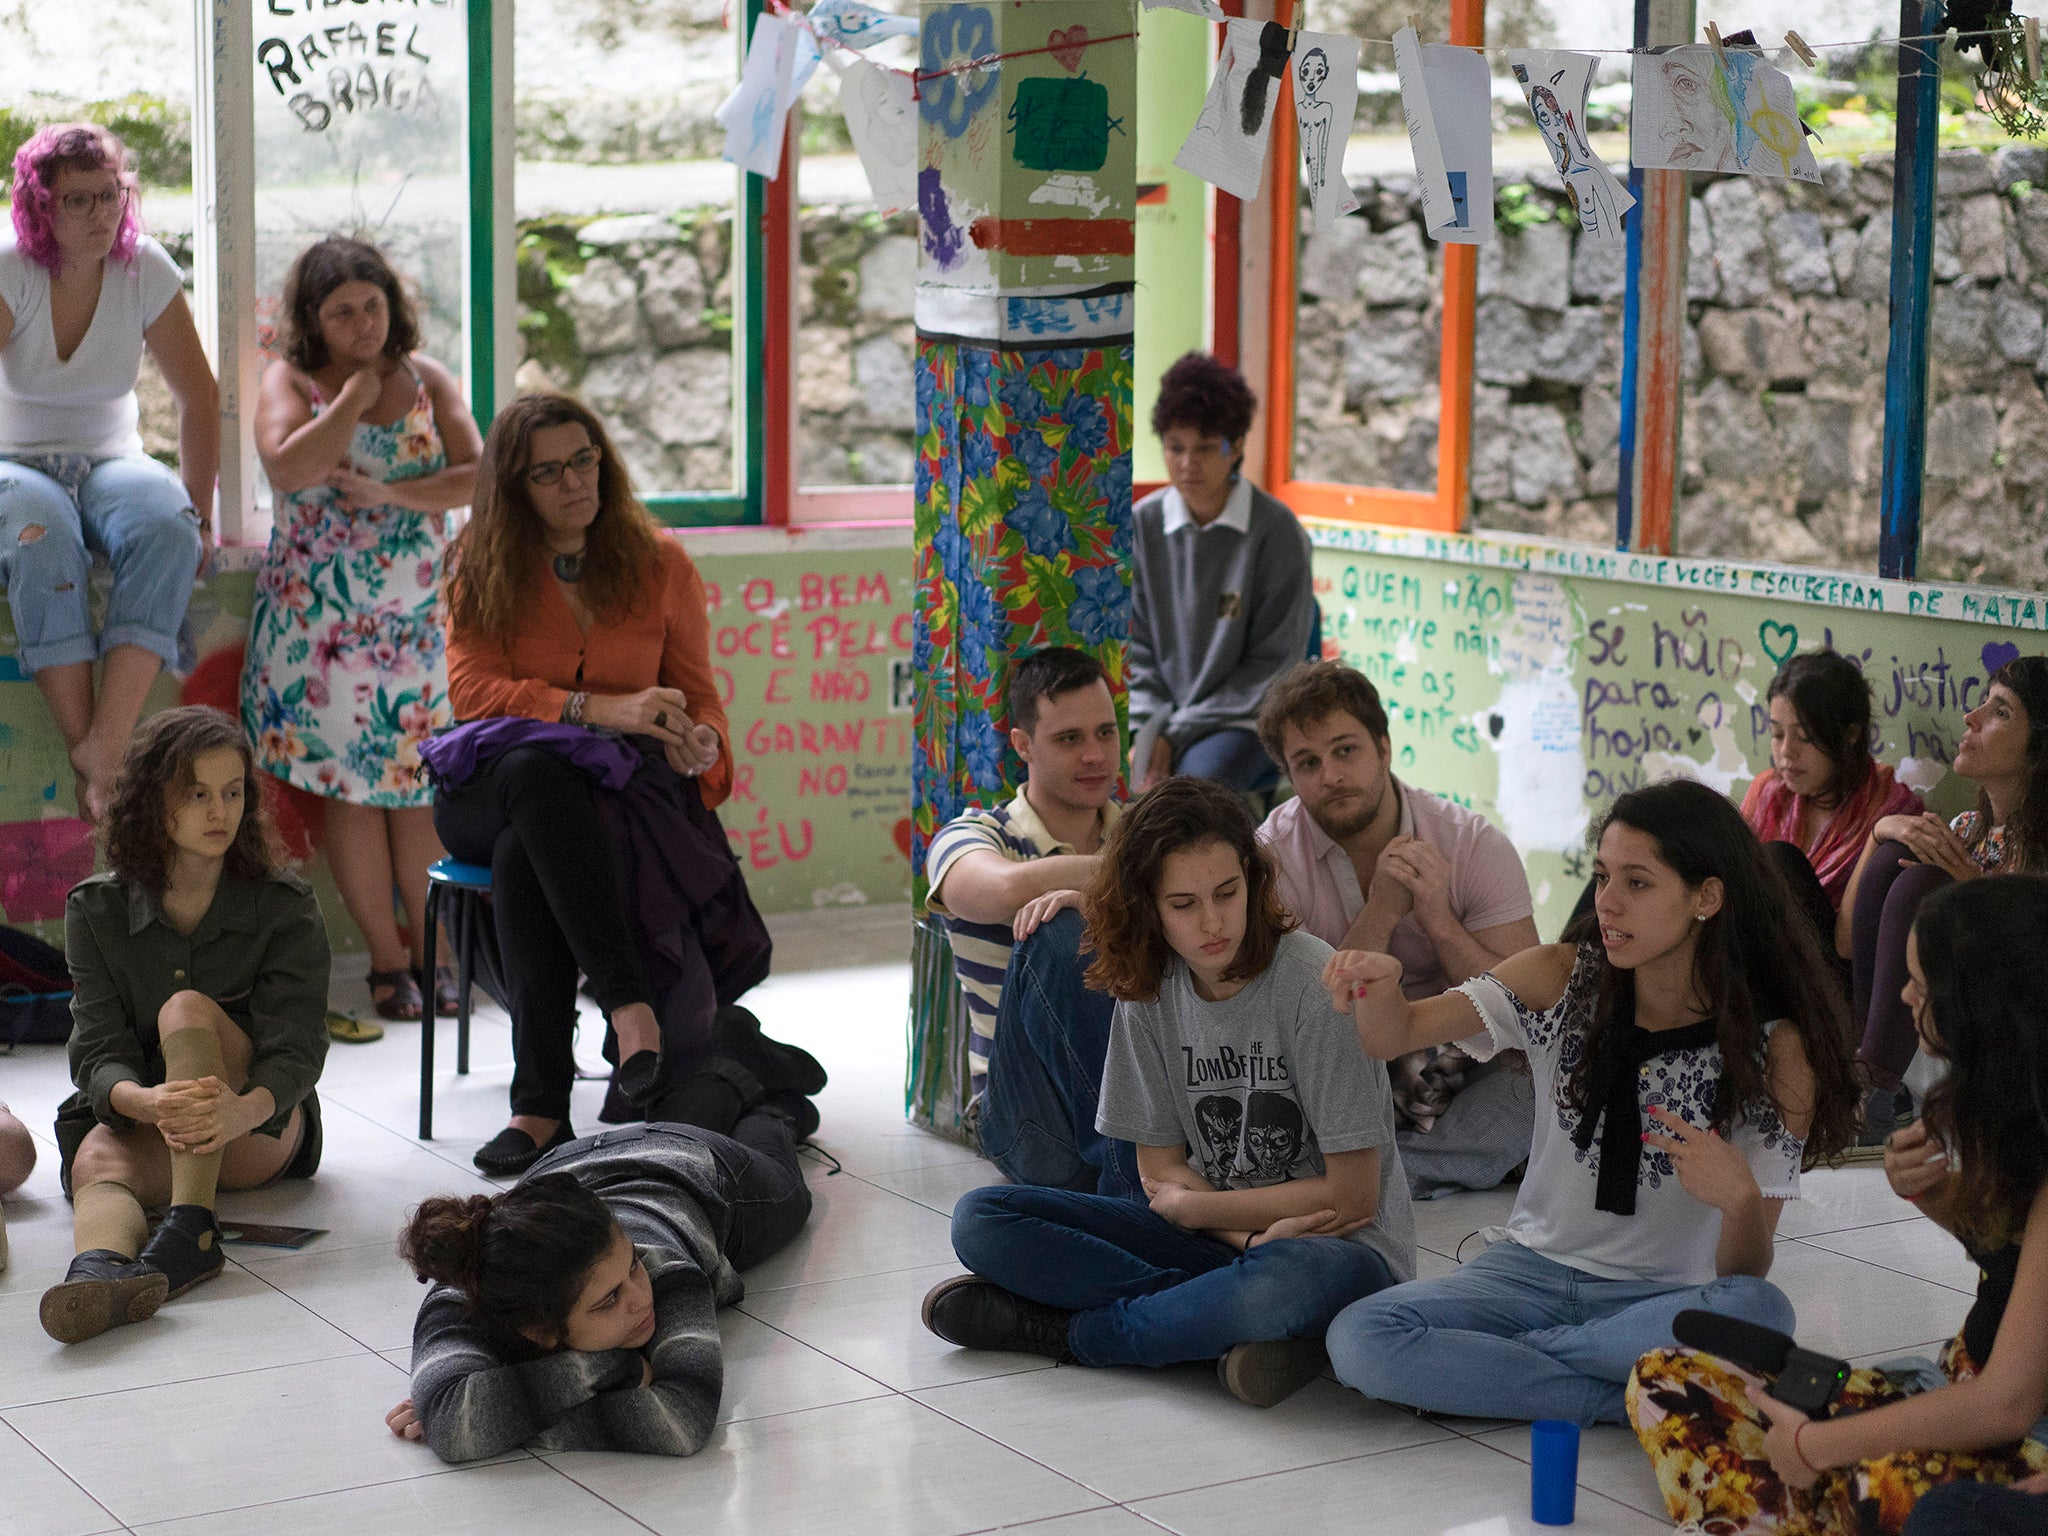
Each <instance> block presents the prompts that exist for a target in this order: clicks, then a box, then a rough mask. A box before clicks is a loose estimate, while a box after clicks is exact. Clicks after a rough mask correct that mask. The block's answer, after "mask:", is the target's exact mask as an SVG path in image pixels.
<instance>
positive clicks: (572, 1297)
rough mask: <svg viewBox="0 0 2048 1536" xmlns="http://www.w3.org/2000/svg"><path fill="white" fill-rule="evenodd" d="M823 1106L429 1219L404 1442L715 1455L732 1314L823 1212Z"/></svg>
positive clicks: (571, 1146) (789, 1098) (631, 1151)
mask: <svg viewBox="0 0 2048 1536" xmlns="http://www.w3.org/2000/svg"><path fill="white" fill-rule="evenodd" d="M804 1108H805V1106H804V1105H803V1103H802V1101H801V1100H800V1099H798V1098H797V1096H796V1095H795V1094H793V1093H789V1094H776V1095H771V1096H770V1097H769V1098H768V1099H767V1100H765V1101H763V1102H762V1103H760V1104H759V1105H757V1106H755V1107H754V1108H753V1109H752V1110H751V1111H750V1112H749V1113H748V1114H747V1115H746V1116H745V1117H744V1118H743V1119H741V1121H740V1122H739V1124H738V1125H737V1126H736V1127H734V1130H733V1134H732V1136H731V1137H730V1138H727V1137H724V1136H720V1135H716V1134H715V1133H713V1132H711V1131H706V1130H700V1129H698V1128H697V1127H695V1126H688V1125H674V1124H664V1123H659V1122H656V1123H651V1124H648V1125H638V1126H633V1127H630V1128H628V1129H624V1130H616V1131H605V1132H603V1133H601V1134H599V1135H596V1136H585V1137H583V1138H582V1139H581V1140H579V1141H571V1142H568V1143H565V1144H564V1145H562V1146H561V1147H558V1148H556V1149H555V1150H554V1151H553V1152H550V1153H548V1154H547V1156H545V1157H543V1158H542V1159H541V1160H540V1161H539V1162H537V1163H535V1164H534V1165H533V1167H532V1169H531V1170H529V1171H528V1173H527V1174H526V1176H525V1177H524V1178H522V1179H521V1180H520V1181H519V1182H518V1183H517V1184H515V1185H513V1186H512V1187H511V1188H510V1189H508V1190H506V1191H504V1192H503V1193H502V1194H497V1195H470V1196H468V1197H466V1198H457V1197H453V1196H447V1197H442V1198H439V1199H434V1200H428V1201H426V1202H425V1203H424V1204H422V1205H421V1206H420V1208H419V1209H418V1210H417V1211H415V1212H413V1215H412V1219H411V1221H410V1222H408V1223H407V1225H406V1229H405V1232H404V1233H403V1235H402V1236H401V1237H400V1239H399V1252H400V1255H401V1256H402V1257H403V1258H404V1259H405V1261H406V1262H407V1263H408V1264H410V1265H411V1266H412V1269H413V1272H414V1273H415V1274H416V1275H418V1276H419V1278H420V1279H421V1280H422V1281H428V1280H431V1281H433V1282H435V1285H434V1288H433V1290H431V1291H429V1292H428V1293H427V1298H426V1300H425V1301H424V1302H423V1303H421V1305H420V1315H419V1320H418V1322H416V1323H415V1324H414V1325H413V1340H412V1396H411V1397H409V1398H407V1399H406V1400H405V1401H404V1402H402V1403H400V1404H399V1405H398V1406H397V1407H396V1408H393V1409H392V1410H391V1412H390V1413H389V1414H387V1415H386V1416H385V1423H386V1424H388V1425H389V1426H390V1427H391V1432H392V1433H393V1434H395V1435H398V1436H400V1437H401V1438H403V1439H407V1440H425V1441H426V1443H427V1444H428V1445H429V1446H431V1447H432V1448H433V1450H434V1454H436V1455H437V1456H439V1457H440V1458H441V1459H442V1460H443V1461H474V1460H476V1459H477V1458H479V1457H484V1456H497V1455H500V1454H502V1453H503V1452H505V1451H509V1450H512V1449H514V1448H516V1447H518V1446H531V1447H533V1448H534V1449H536V1450H557V1451H571V1450H574V1451H642V1452H646V1453H648V1454H651V1455H661V1456H691V1455H694V1454H696V1452H697V1451H699V1450H701V1449H702V1448H703V1445H704V1442H705V1440H706V1439H708V1438H709V1437H710V1434H711V1428H712V1425H713V1424H714V1423H715V1422H716V1421H717V1418H718V1402H719V1395H720V1392H721V1390H722V1388H723V1386H724V1380H725V1373H724V1358H723V1355H722V1353H721V1351H720V1347H719V1336H718V1316H717V1313H718V1309H719V1308H720V1307H722V1306H727V1305H730V1304H731V1303H732V1302H735V1301H738V1300H739V1299H740V1296H741V1295H742V1294H743V1291H744V1287H743V1286H742V1285H741V1283H740V1277H739V1271H740V1270H742V1269H745V1268H746V1267H748V1266H749V1265H753V1264H758V1263H760V1262H761V1261H762V1260H763V1259H766V1258H768V1257H769V1256H770V1255H771V1254H774V1253H775V1252H777V1251H778V1250H780V1249H781V1248H782V1247H783V1246H784V1245H785V1244H787V1243H788V1242H789V1241H790V1239H791V1238H793V1237H795V1236H796V1235H797V1233H798V1232H800V1231H802V1230H803V1225H804V1222H805V1220H806V1219H808V1218H809V1216H810V1213H811V1192H810V1189H809V1187H808V1186H807V1185H806V1184H805V1183H804V1176H803V1170H802V1169H801V1168H800V1167H799V1166H798V1164H797V1159H796V1128H797V1123H798V1118H799V1116H800V1115H801V1114H802V1112H803V1110H804Z"/></svg>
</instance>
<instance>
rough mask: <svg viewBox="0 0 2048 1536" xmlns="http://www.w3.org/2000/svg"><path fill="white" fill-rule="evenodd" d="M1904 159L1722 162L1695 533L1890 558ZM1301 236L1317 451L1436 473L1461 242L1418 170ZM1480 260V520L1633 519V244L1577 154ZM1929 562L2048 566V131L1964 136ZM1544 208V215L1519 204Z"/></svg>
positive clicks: (1821, 554) (1690, 416) (1947, 175)
mask: <svg viewBox="0 0 2048 1536" xmlns="http://www.w3.org/2000/svg"><path fill="white" fill-rule="evenodd" d="M1891 167H1892V161H1891V156H1890V155H1870V156H1866V157H1864V158H1863V159H1862V160H1861V161H1860V162H1852V161H1848V160H1832V161H1823V162H1822V170H1823V172H1824V179H1823V180H1822V182H1821V183H1820V184H1818V185H1806V184H1802V183H1797V182H1787V181H1776V180H1766V179H1764V178H1760V177H1725V178H1720V179H1717V180H1709V178H1706V177H1696V178H1695V180H1694V197H1693V204H1692V232H1691V261H1690V279H1689V296H1690V301H1691V302H1690V304H1689V305H1688V309H1689V316H1688V325H1687V331H1686V337H1685V375H1686V397H1685V402H1684V412H1685V415H1684V448H1685V462H1684V487H1683V495H1684V501H1683V506H1682V510H1681V512H1680V515H1679V521H1678V530H1677V543H1678V548H1679V550H1680V551H1681V552H1683V553H1687V554H1697V555H1725V556H1732V557H1739V558H1746V559H1762V560H1777V561H1785V562H1789V563H1794V564H1818V565H1829V566H1838V567H1843V568H1846V569H1851V570H1858V569H1861V570H1870V569H1874V568H1875V565H1876V558H1877V522H1878V494H1879V480H1880V469H1881V458H1882V454H1881V444H1882V437H1883V427H1884V367H1885V357H1886V353H1887V349H1888V348H1887V343H1888V335H1887V321H1888V313H1889V304H1888V297H1889V292H1890V273H1891V265H1890V263H1891V187H1892V178H1891ZM1353 186H1354V191H1355V192H1356V193H1357V195H1358V199H1359V202H1360V204H1361V208H1360V211H1359V213H1358V214H1357V215H1355V216H1353V217H1352V218H1349V219H1346V220H1344V221H1342V222H1341V223H1340V224H1339V225H1338V227H1337V229H1336V231H1335V232H1334V233H1333V234H1332V235H1330V236H1328V237H1324V238H1312V239H1310V240H1309V241H1308V242H1307V245H1306V248H1305V250H1304V253H1303V258H1302V267H1301V272H1302V278H1301V282H1302V307H1301V319H1300V328H1299V335H1300V338H1301V339H1300V345H1299V350H1298V368H1297V389H1298V396H1297V399H1298V409H1299V417H1298V427H1297V435H1296V473H1297V474H1298V475H1299V476H1301V477H1302V478H1304V479H1314V480H1332V481H1346V482H1352V483H1359V484H1368V485H1383V486H1395V487H1403V488H1412V489H1422V490H1427V489H1431V488H1433V487H1434V485H1435V466H1436V437H1437V421H1436V417H1437V396H1436V386H1437V352H1438V344H1439V335H1440V332H1439V329H1438V327H1439V321H1440V313H1439V312H1440V307H1441V304H1440V294H1441V285H1440V282H1439V271H1440V267H1439V262H1440V248H1439V247H1438V246H1437V245H1436V244H1435V243H1434V242H1432V241H1429V240H1426V239H1425V238H1424V237H1423V235H1422V228H1421V223H1420V207H1419V204H1418V201H1417V199H1416V196H1415V192H1414V184H1413V178H1412V177H1391V176H1390V177H1385V178H1382V179H1380V180H1378V181H1356V182H1354V184H1353ZM1499 190H1500V194H1501V199H1502V203H1503V206H1510V205H1512V206H1513V208H1514V210H1515V211H1514V212H1512V213H1510V214H1509V215H1508V216H1507V217H1506V218H1504V219H1503V221H1502V223H1503V227H1502V229H1501V230H1500V235H1501V238H1500V239H1498V240H1497V241H1495V242H1494V243H1493V244H1492V245H1489V246H1487V247H1485V248H1484V250H1483V252H1482V256H1481V261H1480V276H1479V312H1478V335H1477V347H1476V353H1477V362H1476V370H1475V371H1476V376H1477V384H1476V388H1475V400H1474V407H1473V416H1474V432H1473V436H1474V452H1473V463H1472V493H1473V499H1474V503H1475V509H1474V521H1475V522H1476V523H1477V524H1479V525H1480V526H1482V527H1489V528H1498V529H1511V530H1516V531H1523V532H1538V533H1549V534H1558V535H1563V536H1568V537H1573V538H1583V539H1588V540H1592V541H1596V542H1605V541H1608V540H1610V539H1611V538H1612V537H1613V530H1614V509H1615V497H1614V493H1615V481H1616V476H1617V468H1618V466H1617V460H1616V453H1615V445H1616V442H1617V440H1618V435H1619V431H1620V418H1621V412H1620V405H1619V399H1618V393H1619V384H1620V379H1621V309H1622V291H1623V267H1622V257H1621V253H1620V250H1619V249H1618V248H1600V247H1596V246H1593V245H1592V244H1590V243H1581V242H1580V241H1579V240H1578V238H1577V233H1576V230H1575V229H1574V228H1573V227H1572V225H1571V223H1570V221H1569V215H1568V214H1562V213H1561V212H1560V211H1561V210H1562V209H1563V207H1564V205H1565V202H1566V199H1565V197H1564V194H1563V189H1562V187H1561V185H1560V184H1559V183H1558V182H1557V180H1556V179H1555V177H1550V176H1532V177H1531V178H1530V182H1529V184H1527V185H1526V186H1524V187H1521V188H1519V189H1516V190H1509V189H1507V188H1505V187H1504V188H1502V189H1499ZM1939 195H1940V207H1939V212H1938V218H1937V224H1936V231H1937V239H1936V266H1935V277H1936V287H1935V297H1934V308H1933V319H1932V324H1931V347H1930V350H1931V353H1932V357H1933V367H1932V375H1931V381H1930V392H1929V411H1928V438H1927V482H1926V505H1925V514H1924V533H1923V538H1922V543H1921V563H1920V570H1921V574H1922V575H1924V576H1929V577H1938V578H1941V579H1945V580H1965V581H1982V582H1988V583H1993V584H1999V585H2011V586H2021V587H2028V588H2033V589H2040V588H2042V587H2044V586H2048V401H2044V398H2043V394H2042V378H2043V376H2044V374H2048V350H2044V347H2043V320H2042V311H2043V305H2044V303H2048V151H2043V150H2041V149H2039V148H2034V147H2031V146H2023V145H2007V146H2005V147H2003V148H2001V149H1999V150H1998V151H1996V152H1995V153H1984V152H1981V151H1978V150H1952V151H1947V152H1944V153H1943V155H1942V157H1941V163H1940V185H1939ZM1516 225H1519V226H1520V227H1514V226H1516Z"/></svg>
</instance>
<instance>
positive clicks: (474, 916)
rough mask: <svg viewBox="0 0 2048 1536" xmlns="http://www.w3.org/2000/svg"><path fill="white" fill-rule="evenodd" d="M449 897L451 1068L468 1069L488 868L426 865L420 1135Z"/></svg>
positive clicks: (430, 1132) (425, 1117)
mask: <svg viewBox="0 0 2048 1536" xmlns="http://www.w3.org/2000/svg"><path fill="white" fill-rule="evenodd" d="M444 894H445V895H446V897H447V899H448V903H449V912H448V919H447V921H448V933H449V936H450V937H451V938H453V939H454V941H455V995H456V996H457V997H458V998H459V999H460V1001H459V1002H458V1003H457V1004H456V1006H455V1070H456V1072H457V1073H458V1074H466V1073H467V1072H468V1071H469V986H470V978H471V974H472V969H473V967H472V961H473V960H474V958H475V955H476V939H477V935H478V933H479V931H480V930H479V929H478V926H477V925H478V924H479V923H482V922H486V921H488V920H489V919H488V910H489V909H488V907H487V906H486V902H487V901H488V899H489V897H490V894H491V872H490V871H489V870H488V869H486V868H485V867H484V866H483V865H481V864H464V863H463V862H462V861H461V860H459V859H436V860H435V861H434V862H433V864H432V865H431V866H429V867H428V869H427V933H426V940H425V945H424V947H425V950H426V954H425V957H424V959H423V961H422V964H421V966H420V969H421V970H422V971H423V972H424V973H425V974H426V978H427V984H426V985H425V986H424V987H422V988H420V992H421V994H422V996H421V998H420V1140H421V1141H432V1140H433V1139H434V991H435V988H434V963H435V950H436V948H437V947H438V944H439V939H440V933H441V921H442V917H441V904H442V897H443V895H444Z"/></svg>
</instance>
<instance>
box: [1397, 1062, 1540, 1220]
mask: <svg viewBox="0 0 2048 1536" xmlns="http://www.w3.org/2000/svg"><path fill="white" fill-rule="evenodd" d="M1535 1127H1536V1094H1535V1088H1534V1086H1533V1084H1532V1083H1531V1081H1530V1077H1529V1074H1528V1072H1526V1071H1524V1070H1522V1069H1520V1068H1519V1067H1518V1066H1515V1065H1511V1064H1510V1063H1508V1062H1505V1061H1499V1060H1495V1061H1491V1062H1485V1063H1481V1064H1478V1065H1476V1066H1474V1067H1473V1068H1471V1069H1469V1070H1468V1072H1467V1073H1466V1078H1465V1086H1464V1087H1463V1088H1462V1089H1460V1090H1459V1092H1458V1096H1457V1097H1456V1098H1454V1099H1452V1100H1451V1103H1450V1107H1449V1108H1448V1109H1446V1110H1445V1111H1444V1112H1443V1113H1442V1114H1441V1115H1439V1116H1438V1117H1437V1121H1436V1124H1435V1125H1432V1126H1431V1127H1430V1128H1429V1129H1428V1130H1426V1131H1407V1130H1404V1131H1398V1132H1396V1133H1395V1138H1394V1139H1395V1140H1396V1141H1397V1142H1398V1143H1399V1144H1400V1147H1401V1170H1402V1172H1404V1173H1406V1174H1407V1175H1408V1193H1409V1194H1410V1196H1411V1197H1413V1198H1414V1199H1417V1200H1434V1199H1436V1198H1437V1197H1439V1196H1440V1195H1448V1194H1453V1193H1455V1192H1456V1191H1458V1190H1461V1189H1494V1188H1497V1187H1498V1186H1499V1184H1500V1181H1501V1180H1502V1179H1504V1178H1506V1177H1507V1176H1508V1175H1509V1174H1510V1173H1512V1172H1514V1170H1515V1168H1516V1166H1517V1165H1518V1164H1520V1163H1524V1162H1526V1161H1528V1157H1529V1142H1530V1138H1531V1137H1533V1136H1534V1135H1535Z"/></svg>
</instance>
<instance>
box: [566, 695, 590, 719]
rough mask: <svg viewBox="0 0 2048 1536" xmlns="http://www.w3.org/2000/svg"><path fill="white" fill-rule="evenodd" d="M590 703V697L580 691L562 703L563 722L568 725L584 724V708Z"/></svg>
mask: <svg viewBox="0 0 2048 1536" xmlns="http://www.w3.org/2000/svg"><path fill="white" fill-rule="evenodd" d="M589 702H590V695H589V694H587V693H584V692H582V691H581V690H578V691H577V692H575V693H572V694H570V695H569V697H568V698H567V699H565V700H564V701H563V702H562V720H563V723H565V724H567V725H581V724H582V723H583V706H584V705H586V704H588V703H589Z"/></svg>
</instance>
